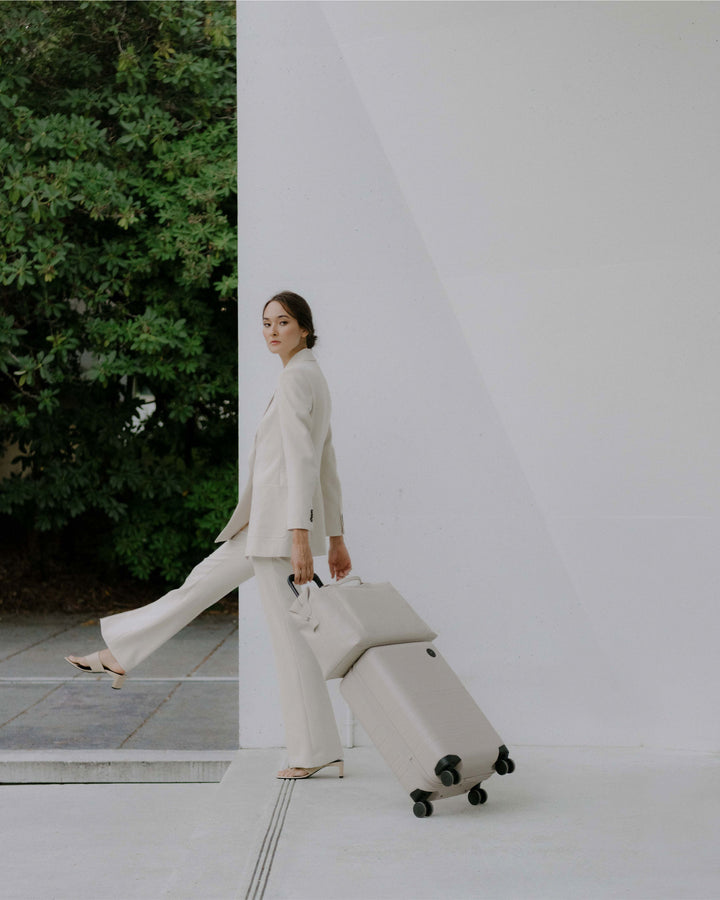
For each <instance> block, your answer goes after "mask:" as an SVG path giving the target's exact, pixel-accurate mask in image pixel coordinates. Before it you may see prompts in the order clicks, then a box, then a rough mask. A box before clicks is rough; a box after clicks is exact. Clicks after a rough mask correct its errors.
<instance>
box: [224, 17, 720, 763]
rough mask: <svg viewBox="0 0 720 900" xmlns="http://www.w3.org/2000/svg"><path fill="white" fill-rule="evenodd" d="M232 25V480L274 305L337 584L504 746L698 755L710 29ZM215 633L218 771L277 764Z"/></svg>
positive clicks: (630, 24) (717, 532)
mask: <svg viewBox="0 0 720 900" xmlns="http://www.w3.org/2000/svg"><path fill="white" fill-rule="evenodd" d="M238 13H239V48H238V50H239V67H240V69H239V71H240V85H239V92H240V114H239V118H240V272H241V277H240V301H241V333H240V364H241V388H242V390H241V418H242V428H241V435H242V436H241V448H240V451H241V459H242V463H243V468H242V477H243V478H244V477H245V474H246V466H245V460H246V459H247V454H248V453H249V450H250V446H251V442H252V439H253V434H254V430H255V426H256V424H257V421H258V420H259V417H260V416H261V414H262V411H263V409H264V407H265V404H266V403H267V400H268V399H269V397H270V395H271V393H272V391H273V388H274V384H275V381H276V379H277V375H278V373H279V369H278V363H277V360H274V359H273V358H271V357H270V356H269V354H268V353H267V351H266V349H265V347H264V343H263V341H262V337H261V334H260V327H259V323H260V313H261V308H262V304H263V302H264V300H265V299H267V298H268V297H269V296H270V295H271V294H272V293H274V292H275V291H277V290H280V289H283V288H289V289H292V290H296V291H298V292H299V293H301V294H303V295H304V296H306V297H307V299H308V300H309V301H310V303H311V304H312V306H313V309H314V312H315V316H316V320H317V330H318V333H319V335H320V340H319V343H318V345H317V356H318V359H319V360H320V362H321V365H322V367H323V369H324V371H325V373H326V375H327V377H328V380H329V382H330V386H331V391H332V394H333V399H334V419H333V431H334V434H335V442H336V448H337V452H338V458H339V465H340V473H341V477H342V481H343V488H344V496H345V522H346V527H347V532H348V533H347V543H348V546H349V548H350V551H351V554H352V557H353V561H354V568H355V571H356V572H357V573H359V574H361V575H362V576H363V577H364V578H365V579H366V580H386V579H389V580H391V581H392V582H393V583H394V584H395V585H396V586H397V587H398V588H399V589H400V590H401V591H402V592H403V593H404V594H405V595H406V596H407V597H408V599H409V600H411V602H412V603H414V604H415V606H416V607H417V608H418V610H419V611H420V613H421V614H422V615H423V616H424V617H425V618H426V619H427V620H428V621H429V622H430V623H432V624H433V625H434V626H435V628H436V629H437V631H438V632H439V633H440V638H439V639H438V645H439V647H440V649H441V650H442V651H443V652H444V653H445V655H446V656H447V657H448V659H449V661H450V662H451V664H452V665H453V666H454V667H455V669H456V670H457V672H458V673H459V675H460V676H461V677H462V678H463V680H464V681H465V682H466V684H467V685H468V687H469V689H470V690H471V692H472V693H473V694H474V695H475V697H476V698H477V699H478V701H479V702H480V703H481V705H482V706H483V708H484V710H485V711H486V713H487V714H488V716H489V717H490V719H491V720H492V721H493V722H494V723H495V724H496V726H497V728H498V729H499V730H500V732H501V733H502V734H503V736H504V737H506V739H507V741H508V743H513V744H522V743H553V744H600V745H606V744H607V745H610V744H614V745H636V744H647V745H653V746H658V747H677V748H695V749H718V747H719V746H720V718H719V717H718V716H717V696H718V688H719V687H720V677H719V676H718V665H717V655H718V651H717V645H718V637H719V636H720V612H719V611H718V606H719V604H718V600H719V599H720V590H719V588H720V577H719V576H720V562H719V559H720V554H718V549H717V548H718V546H720V517H719V513H720V509H719V506H720V480H719V479H718V465H717V462H718V446H719V444H720V424H719V418H718V411H717V410H718V398H717V395H718V390H717V387H718V383H719V375H720V372H719V368H720V364H719V362H718V360H719V359H720V339H719V327H718V326H719V325H720V322H719V306H718V300H717V296H718V289H717V285H718V282H719V281H720V257H718V234H719V226H720V213H719V210H720V178H718V175H717V170H718V158H719V155H718V149H719V147H718V144H719V139H720V108H719V107H720V94H719V91H720V81H719V80H718V63H717V60H718V49H717V48H718V41H720V6H718V4H714V3H712V4H706V3H699V4H696V3H688V2H681V3H652V2H649V3H559V4H550V3H529V4H526V3H502V2H500V3H474V2H468V3H454V2H440V3H435V2H421V3H414V2H403V3H386V2H369V3H353V2H334V3H324V2H316V3H303V2H292V3H284V2H248V3H243V2H241V3H240V4H239V7H238ZM319 570H320V572H321V574H326V569H325V568H324V561H323V565H321V566H320V568H319ZM241 603H242V614H243V616H244V617H245V619H244V622H243V625H244V631H243V635H244V637H243V638H242V639H241V640H242V646H241V679H242V681H241V694H242V699H241V723H242V724H241V741H242V742H243V743H244V744H246V745H258V744H259V745H262V744H264V743H270V744H273V743H282V728H281V724H280V719H279V714H278V712H277V709H276V707H275V706H271V708H270V709H268V698H271V699H274V698H275V693H274V691H275V689H274V685H273V679H274V675H273V670H272V662H271V659H270V649H269V642H268V639H267V636H266V634H265V631H264V623H263V621H262V613H261V611H260V607H259V603H258V602H257V600H256V597H255V594H254V587H253V586H252V585H249V586H247V587H245V588H243V590H242V592H241ZM338 709H339V711H340V710H342V705H341V703H340V702H338ZM341 715H342V712H341Z"/></svg>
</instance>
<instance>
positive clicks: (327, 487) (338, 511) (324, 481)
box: [320, 426, 345, 536]
mask: <svg viewBox="0 0 720 900" xmlns="http://www.w3.org/2000/svg"><path fill="white" fill-rule="evenodd" d="M320 487H321V489H322V495H323V505H324V512H325V531H326V532H327V534H328V535H329V536H333V535H339V534H344V533H345V529H344V527H343V525H344V523H343V515H342V489H341V488H340V479H339V477H338V473H337V462H336V460H335V448H334V447H333V442H332V428H330V426H328V433H327V437H326V438H325V443H324V444H323V452H322V458H321V460H320Z"/></svg>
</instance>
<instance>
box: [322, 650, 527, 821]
mask: <svg viewBox="0 0 720 900" xmlns="http://www.w3.org/2000/svg"><path fill="white" fill-rule="evenodd" d="M340 692H341V694H342V695H343V697H344V698H345V700H346V701H347V702H348V704H349V705H350V708H351V709H352V711H353V712H354V714H355V715H356V717H357V718H358V720H359V721H360V723H361V724H362V726H363V728H364V729H365V730H366V731H367V733H368V735H369V737H370V738H371V740H372V741H373V743H374V744H375V746H376V747H377V749H378V750H379V752H380V754H381V755H382V756H383V757H384V759H385V761H386V762H387V764H388V765H389V766H390V768H391V769H392V770H393V772H394V773H395V775H396V777H397V779H398V780H399V782H400V784H401V785H402V786H403V787H404V788H405V790H406V791H408V793H409V794H410V797H411V798H412V800H413V801H414V806H413V812H414V813H415V815H416V816H418V817H419V818H423V817H424V816H429V815H432V812H433V806H432V802H431V801H432V800H436V799H441V798H443V797H450V796H453V795H455V794H462V793H467V795H468V800H469V802H470V803H472V804H473V805H478V804H482V803H484V802H485V801H486V800H487V793H486V791H485V789H484V788H483V787H481V784H482V782H484V781H486V780H487V779H488V778H489V777H490V776H491V775H492V774H493V773H497V774H498V775H505V774H507V773H508V772H512V771H514V769H515V763H514V762H513V761H512V759H510V757H509V753H508V749H507V747H506V746H505V745H504V744H503V741H502V738H501V737H500V735H499V734H498V733H497V732H496V731H495V729H494V728H493V727H492V725H491V724H490V722H489V721H488V720H487V718H486V717H485V716H484V715H483V713H482V711H481V710H480V708H479V707H478V705H477V704H476V703H475V701H474V700H473V698H472V697H471V695H470V694H469V693H468V691H467V690H466V689H465V687H464V686H463V684H462V682H461V681H460V679H459V678H458V677H457V675H456V674H455V672H453V670H452V669H451V668H450V666H449V665H448V664H447V663H446V662H445V660H444V659H443V658H442V656H441V655H440V653H439V651H438V650H437V648H436V647H435V646H434V644H432V643H429V642H427V641H424V642H414V643H408V644H390V645H387V646H383V647H372V648H370V649H369V650H366V651H365V653H363V655H362V656H361V657H360V659H358V660H357V662H356V663H355V665H354V666H353V667H352V668H351V669H350V671H349V672H348V673H347V675H346V676H345V677H344V678H343V680H342V681H341V682H340Z"/></svg>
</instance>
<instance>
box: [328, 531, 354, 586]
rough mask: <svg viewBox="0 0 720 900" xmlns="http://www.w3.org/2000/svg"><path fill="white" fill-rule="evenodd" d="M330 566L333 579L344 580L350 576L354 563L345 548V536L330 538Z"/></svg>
mask: <svg viewBox="0 0 720 900" xmlns="http://www.w3.org/2000/svg"><path fill="white" fill-rule="evenodd" d="M328 566H329V568H330V577H331V578H335V579H338V578H344V577H345V576H346V575H349V574H350V569H352V563H351V562H350V554H349V553H348V549H347V547H346V546H345V541H344V540H343V536H342V535H341V534H340V535H338V536H337V537H331V538H330V550H329V552H328Z"/></svg>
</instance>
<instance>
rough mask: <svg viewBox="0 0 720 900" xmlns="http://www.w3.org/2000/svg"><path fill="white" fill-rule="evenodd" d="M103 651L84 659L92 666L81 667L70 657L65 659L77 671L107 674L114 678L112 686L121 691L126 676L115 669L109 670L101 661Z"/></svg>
mask: <svg viewBox="0 0 720 900" xmlns="http://www.w3.org/2000/svg"><path fill="white" fill-rule="evenodd" d="M100 653H101V651H100V650H98V651H97V653H91V654H90V656H85V657H83V658H84V659H85V660H87V662H88V663H90V665H88V666H81V665H80V663H77V662H73V660H71V659H70V657H69V656H66V657H65V659H66V660H67V662H69V663H70V665H71V666H74V667H75V668H76V669H80V671H81V672H97V673H100V672H107V673H108V675H112V676H113V683H112V686H113V687H114V688H115V690H116V691H119V690H120V688H121V687H122V685H123V681H125V675H121V674H120V673H119V672H116V671H115V670H114V669H110V668H108V667H107V666H106V665H105V663H104V662H102V661H101V659H100Z"/></svg>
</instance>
